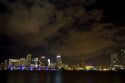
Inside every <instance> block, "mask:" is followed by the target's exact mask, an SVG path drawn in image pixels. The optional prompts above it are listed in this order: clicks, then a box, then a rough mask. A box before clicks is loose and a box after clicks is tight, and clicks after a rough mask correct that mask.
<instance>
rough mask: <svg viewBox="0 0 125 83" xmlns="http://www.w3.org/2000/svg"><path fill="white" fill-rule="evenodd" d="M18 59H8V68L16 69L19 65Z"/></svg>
mask: <svg viewBox="0 0 125 83" xmlns="http://www.w3.org/2000/svg"><path fill="white" fill-rule="evenodd" d="M19 64H20V60H18V59H9V68H11V69H17V68H18V67H19Z"/></svg>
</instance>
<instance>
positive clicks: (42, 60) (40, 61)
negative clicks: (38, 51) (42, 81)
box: [39, 56, 47, 67]
mask: <svg viewBox="0 0 125 83" xmlns="http://www.w3.org/2000/svg"><path fill="white" fill-rule="evenodd" d="M39 63H40V66H42V67H45V66H47V62H46V57H45V56H42V57H41V58H40V60H39Z"/></svg>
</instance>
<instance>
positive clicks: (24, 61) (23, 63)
mask: <svg viewBox="0 0 125 83" xmlns="http://www.w3.org/2000/svg"><path fill="white" fill-rule="evenodd" d="M20 66H26V59H25V58H20Z"/></svg>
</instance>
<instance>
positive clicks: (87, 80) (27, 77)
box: [0, 71, 125, 83]
mask: <svg viewBox="0 0 125 83" xmlns="http://www.w3.org/2000/svg"><path fill="white" fill-rule="evenodd" d="M0 83H125V75H122V74H120V73H118V74H117V73H116V74H112V73H106V74H105V73H87V72H86V73H85V72H68V71H67V72H62V71H54V72H51V71H49V72H45V71H44V72H37V71H34V72H28V71H27V72H7V73H3V74H1V73H0Z"/></svg>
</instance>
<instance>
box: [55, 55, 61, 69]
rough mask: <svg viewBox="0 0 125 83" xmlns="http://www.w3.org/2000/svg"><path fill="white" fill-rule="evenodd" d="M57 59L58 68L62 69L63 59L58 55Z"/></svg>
mask: <svg viewBox="0 0 125 83" xmlns="http://www.w3.org/2000/svg"><path fill="white" fill-rule="evenodd" d="M56 59H57V62H56V64H57V67H58V68H61V67H62V59H61V56H60V55H57V56H56Z"/></svg>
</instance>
